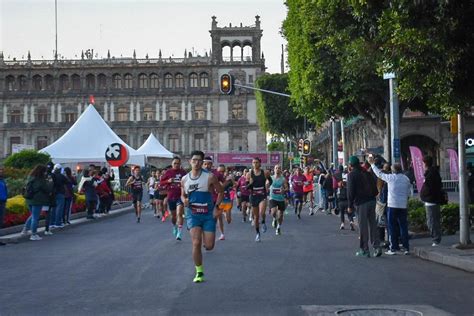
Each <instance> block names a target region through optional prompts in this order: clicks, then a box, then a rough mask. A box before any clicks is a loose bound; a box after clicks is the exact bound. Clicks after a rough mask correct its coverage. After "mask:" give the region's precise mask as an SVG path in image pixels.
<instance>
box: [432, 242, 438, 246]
mask: <svg viewBox="0 0 474 316" xmlns="http://www.w3.org/2000/svg"><path fill="white" fill-rule="evenodd" d="M438 246H439V244H437V243H435V242H434V243H433V244H432V245H431V247H438Z"/></svg>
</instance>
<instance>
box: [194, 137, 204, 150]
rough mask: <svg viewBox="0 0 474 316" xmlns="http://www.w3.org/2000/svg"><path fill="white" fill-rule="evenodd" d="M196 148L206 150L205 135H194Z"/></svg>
mask: <svg viewBox="0 0 474 316" xmlns="http://www.w3.org/2000/svg"><path fill="white" fill-rule="evenodd" d="M194 148H195V149H199V150H204V149H205V148H204V134H194Z"/></svg>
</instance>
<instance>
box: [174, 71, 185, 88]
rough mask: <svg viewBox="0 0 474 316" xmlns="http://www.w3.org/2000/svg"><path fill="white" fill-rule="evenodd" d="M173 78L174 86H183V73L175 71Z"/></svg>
mask: <svg viewBox="0 0 474 316" xmlns="http://www.w3.org/2000/svg"><path fill="white" fill-rule="evenodd" d="M175 79H176V88H184V77H183V74H180V73H177V74H176V77H175Z"/></svg>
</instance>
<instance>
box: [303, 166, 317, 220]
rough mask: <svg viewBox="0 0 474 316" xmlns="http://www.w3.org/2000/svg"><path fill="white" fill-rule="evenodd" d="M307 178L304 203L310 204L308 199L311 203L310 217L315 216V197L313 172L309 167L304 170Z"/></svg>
mask: <svg viewBox="0 0 474 316" xmlns="http://www.w3.org/2000/svg"><path fill="white" fill-rule="evenodd" d="M303 175H304V176H305V178H306V180H305V182H304V186H303V194H304V202H305V203H306V202H308V197H309V201H310V211H309V215H314V195H313V190H314V186H313V171H311V169H310V168H309V166H307V167H305V168H304V174H303Z"/></svg>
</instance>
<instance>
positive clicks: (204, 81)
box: [200, 72, 209, 88]
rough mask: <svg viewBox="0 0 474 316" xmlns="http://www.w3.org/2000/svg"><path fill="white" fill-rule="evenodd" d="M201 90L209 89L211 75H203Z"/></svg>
mask: <svg viewBox="0 0 474 316" xmlns="http://www.w3.org/2000/svg"><path fill="white" fill-rule="evenodd" d="M200 79H201V88H207V87H209V75H208V74H207V73H206V72H203V73H201V75H200Z"/></svg>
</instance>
